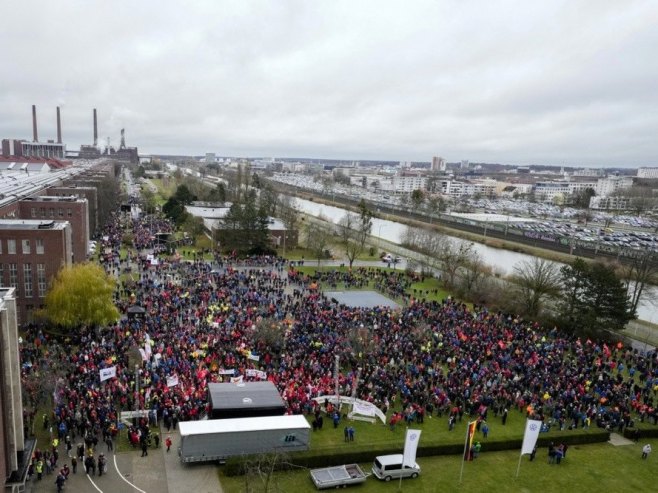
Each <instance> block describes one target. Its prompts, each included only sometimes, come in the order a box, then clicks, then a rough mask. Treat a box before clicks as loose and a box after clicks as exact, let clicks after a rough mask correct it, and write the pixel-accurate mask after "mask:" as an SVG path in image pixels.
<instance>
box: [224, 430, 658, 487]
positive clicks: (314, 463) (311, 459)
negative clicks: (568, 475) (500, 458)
mask: <svg viewBox="0 0 658 493" xmlns="http://www.w3.org/2000/svg"><path fill="white" fill-rule="evenodd" d="M651 431H654V430H651ZM656 431H658V430H656ZM657 436H658V435H657ZM608 440H610V432H608V431H606V430H603V429H594V430H589V431H588V432H587V433H573V431H571V432H569V431H561V432H557V433H551V434H549V435H546V434H540V435H539V439H538V440H537V446H538V447H548V445H549V444H550V443H551V442H556V443H565V444H567V445H582V444H587V443H600V442H607V441H608ZM522 442H523V440H522V439H519V438H514V439H507V440H480V443H481V444H482V452H496V451H501V450H514V449H518V450H520V449H521V443H522ZM399 453H400V449H399V447H395V448H394V447H381V448H373V447H372V446H368V445H365V444H359V445H353V446H350V448H349V449H348V450H346V449H344V448H340V449H339V448H329V447H324V448H322V449H316V450H309V451H306V452H297V453H293V454H290V458H289V461H288V462H281V464H280V465H279V466H280V467H276V468H277V469H282V468H286V467H288V466H289V464H290V463H292V464H294V465H295V466H297V467H306V468H309V469H313V468H317V467H329V466H338V465H341V464H353V463H359V464H362V463H367V462H371V461H372V460H373V459H374V458H375V457H377V456H378V455H388V454H399ZM462 453H464V444H463V443H454V442H453V443H444V444H430V445H425V446H423V445H419V446H418V451H417V455H418V457H432V456H437V455H461V454H462ZM254 459H255V457H254V456H248V457H231V458H229V459H228V460H227V461H226V465H225V467H224V474H226V475H227V476H239V475H242V474H244V473H245V468H244V464H245V463H246V462H248V461H249V460H254Z"/></svg>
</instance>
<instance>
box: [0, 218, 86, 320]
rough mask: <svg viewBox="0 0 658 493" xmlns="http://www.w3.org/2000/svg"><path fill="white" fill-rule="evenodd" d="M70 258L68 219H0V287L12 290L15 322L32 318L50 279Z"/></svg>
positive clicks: (71, 250)
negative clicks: (13, 290)
mask: <svg viewBox="0 0 658 493" xmlns="http://www.w3.org/2000/svg"><path fill="white" fill-rule="evenodd" d="M72 259H73V241H72V228H71V224H70V223H69V222H68V221H54V220H38V219H23V220H21V219H3V220H0V286H8V287H12V288H15V290H16V293H15V295H16V312H17V318H18V322H19V324H22V323H24V322H28V321H30V320H32V318H33V315H34V310H35V309H38V308H41V307H42V306H43V302H44V298H45V296H46V290H47V289H48V284H49V282H50V281H51V279H52V278H53V277H54V276H55V275H56V274H57V272H58V271H59V269H60V268H61V267H62V266H70V265H71V263H72Z"/></svg>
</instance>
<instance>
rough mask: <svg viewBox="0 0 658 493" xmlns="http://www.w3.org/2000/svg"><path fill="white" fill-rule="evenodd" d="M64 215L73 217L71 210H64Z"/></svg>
mask: <svg viewBox="0 0 658 493" xmlns="http://www.w3.org/2000/svg"><path fill="white" fill-rule="evenodd" d="M66 214H67V215H68V217H73V211H72V210H71V209H66Z"/></svg>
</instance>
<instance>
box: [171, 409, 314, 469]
mask: <svg viewBox="0 0 658 493" xmlns="http://www.w3.org/2000/svg"><path fill="white" fill-rule="evenodd" d="M178 429H179V431H180V437H181V442H180V448H179V449H178V453H179V455H180V458H181V461H182V462H209V461H220V462H221V461H224V460H226V459H227V458H229V457H233V456H237V455H252V454H267V453H275V452H281V453H288V452H297V451H301V450H308V449H309V445H310V433H309V430H310V429H311V425H309V424H308V421H306V418H305V417H304V416H301V415H293V416H265V417H258V418H235V419H209V420H205V421H182V422H179V423H178Z"/></svg>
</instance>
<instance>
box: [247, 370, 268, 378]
mask: <svg viewBox="0 0 658 493" xmlns="http://www.w3.org/2000/svg"><path fill="white" fill-rule="evenodd" d="M245 375H247V376H248V377H258V378H260V379H262V380H265V379H266V378H267V373H265V372H264V371H260V370H251V369H249V370H247V371H245Z"/></svg>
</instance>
